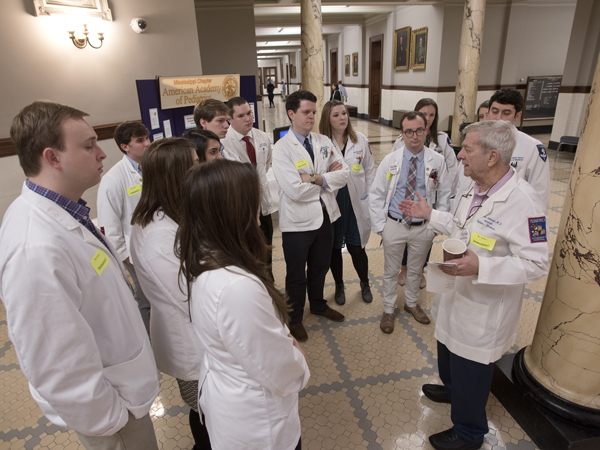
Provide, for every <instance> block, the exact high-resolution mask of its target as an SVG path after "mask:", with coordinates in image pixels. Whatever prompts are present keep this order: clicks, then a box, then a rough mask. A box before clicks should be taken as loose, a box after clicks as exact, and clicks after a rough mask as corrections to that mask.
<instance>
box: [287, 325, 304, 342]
mask: <svg viewBox="0 0 600 450" xmlns="http://www.w3.org/2000/svg"><path fill="white" fill-rule="evenodd" d="M290 334H291V335H292V336H294V337H295V338H296V340H297V341H298V342H306V341H307V340H308V333H307V332H306V329H305V328H304V325H302V324H301V323H296V324H290Z"/></svg>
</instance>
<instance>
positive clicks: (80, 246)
mask: <svg viewBox="0 0 600 450" xmlns="http://www.w3.org/2000/svg"><path fill="white" fill-rule="evenodd" d="M85 116H87V114H86V113H84V112H82V111H79V110H77V109H75V108H71V107H68V106H65V105H59V104H57V103H51V102H34V103H32V104H31V105H29V106H27V107H25V108H24V109H23V110H22V111H21V112H20V113H19V114H18V115H17V116H16V117H15V119H14V120H13V123H12V126H11V130H10V135H11V139H12V141H13V142H14V143H15V149H16V151H17V155H18V156H19V162H20V163H21V166H22V167H23V171H24V172H25V175H26V176H27V179H26V181H25V183H24V184H23V189H22V192H21V196H19V198H17V199H16V200H15V201H14V202H13V203H12V204H11V205H10V207H9V208H8V210H7V211H6V214H5V215H4V219H3V221H2V227H1V228H0V248H2V251H1V252H0V298H1V299H2V302H3V303H4V306H5V308H6V317H7V319H6V325H7V328H8V335H9V338H10V340H11V341H12V343H13V344H14V347H15V352H16V354H17V358H18V360H19V367H20V369H21V370H22V371H23V374H24V375H25V377H26V378H27V380H28V381H29V389H30V391H31V395H32V397H33V398H34V400H35V401H36V402H37V404H38V405H39V407H40V408H41V410H42V412H43V413H44V415H45V416H46V417H47V418H48V420H50V421H51V422H52V423H53V424H55V425H58V426H59V427H61V428H66V429H70V430H74V431H75V432H77V435H78V436H79V438H80V440H81V442H82V443H83V445H84V447H85V448H86V449H88V450H89V449H106V448H111V449H117V450H125V449H135V450H143V449H155V450H157V449H158V446H157V443H156V437H155V435H154V428H153V427H152V421H151V420H150V416H149V415H148V412H149V410H150V407H151V406H152V402H153V401H154V399H155V397H156V395H157V394H158V377H157V372H156V364H155V362H154V356H153V355H152V350H151V348H150V342H149V340H148V335H147V334H146V329H145V328H144V324H143V322H142V319H141V317H140V313H139V311H138V308H137V305H136V303H135V300H134V298H133V295H132V293H131V289H130V286H129V283H128V282H127V280H126V273H125V270H124V268H123V265H122V264H121V261H120V258H119V254H118V252H117V250H116V249H115V248H114V247H113V246H112V244H111V243H110V242H109V241H108V239H106V238H105V237H104V236H102V234H101V232H100V230H98V229H97V228H96V227H95V226H94V224H93V223H92V221H91V220H90V218H89V208H88V207H87V206H85V201H83V200H82V199H81V196H82V195H83V193H84V191H85V190H87V189H89V188H91V187H93V186H95V185H96V184H98V183H99V182H100V175H101V173H102V161H103V160H104V158H106V155H105V154H104V152H103V151H102V149H101V148H100V147H99V146H98V144H97V137H96V133H95V132H94V129H93V128H92V127H91V126H90V125H89V124H88V123H87V122H86V121H85V120H84V117H85ZM16 412H17V411H15V414H16Z"/></svg>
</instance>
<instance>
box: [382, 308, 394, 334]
mask: <svg viewBox="0 0 600 450" xmlns="http://www.w3.org/2000/svg"><path fill="white" fill-rule="evenodd" d="M379 328H381V331H383V332H384V333H385V334H390V333H392V332H393V331H394V315H393V314H388V313H386V312H384V313H383V316H381V323H380V324H379Z"/></svg>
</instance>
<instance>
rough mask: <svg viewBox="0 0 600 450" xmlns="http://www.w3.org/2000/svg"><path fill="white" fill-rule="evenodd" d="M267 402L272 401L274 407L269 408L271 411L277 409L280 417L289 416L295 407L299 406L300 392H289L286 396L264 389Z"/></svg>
mask: <svg viewBox="0 0 600 450" xmlns="http://www.w3.org/2000/svg"><path fill="white" fill-rule="evenodd" d="M264 392H265V397H266V399H267V403H271V404H272V406H274V408H269V409H270V410H271V411H273V410H274V411H275V412H276V414H277V416H279V417H288V416H289V415H290V414H291V413H292V411H293V409H294V407H296V408H297V407H298V406H297V405H298V394H289V395H286V396H284V397H280V396H279V395H276V394H273V393H272V392H271V391H269V390H268V389H264Z"/></svg>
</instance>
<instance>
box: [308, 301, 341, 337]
mask: <svg viewBox="0 0 600 450" xmlns="http://www.w3.org/2000/svg"><path fill="white" fill-rule="evenodd" d="M311 313H312V314H314V315H315V316H323V317H327V318H328V319H329V320H331V321H333V322H343V321H344V315H343V314H342V313H339V312H337V311H336V310H335V309H331V308H328V309H326V310H325V311H323V312H312V311H311ZM296 339H298V338H296Z"/></svg>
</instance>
